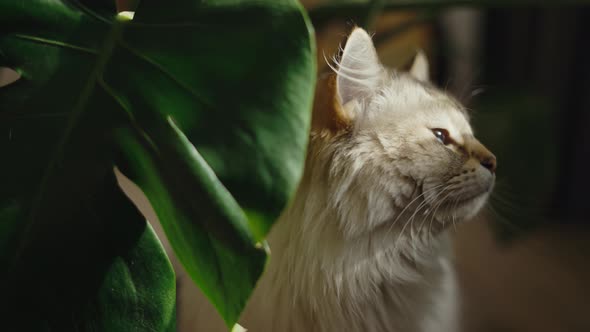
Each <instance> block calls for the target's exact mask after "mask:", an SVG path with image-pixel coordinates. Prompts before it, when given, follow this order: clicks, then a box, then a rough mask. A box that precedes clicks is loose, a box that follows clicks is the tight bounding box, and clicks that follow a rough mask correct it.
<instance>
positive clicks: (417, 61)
mask: <svg viewBox="0 0 590 332" xmlns="http://www.w3.org/2000/svg"><path fill="white" fill-rule="evenodd" d="M429 71H430V70H429V65H428V59H427V58H426V54H424V51H422V50H418V53H416V57H415V58H414V62H413V63H412V67H411V68H410V74H411V75H412V76H414V77H415V78H416V79H418V80H419V81H422V82H428V81H429V80H430V74H429Z"/></svg>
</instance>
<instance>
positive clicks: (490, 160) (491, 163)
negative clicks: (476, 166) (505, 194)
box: [479, 154, 496, 173]
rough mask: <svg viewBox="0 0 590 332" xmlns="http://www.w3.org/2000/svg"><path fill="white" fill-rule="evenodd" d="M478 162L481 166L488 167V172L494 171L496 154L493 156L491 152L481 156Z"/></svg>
mask: <svg viewBox="0 0 590 332" xmlns="http://www.w3.org/2000/svg"><path fill="white" fill-rule="evenodd" d="M479 163H480V164H481V166H483V167H485V168H487V169H489V170H490V172H492V173H495V172H496V156H494V155H493V154H492V155H489V156H486V157H484V158H481V159H480V162H479Z"/></svg>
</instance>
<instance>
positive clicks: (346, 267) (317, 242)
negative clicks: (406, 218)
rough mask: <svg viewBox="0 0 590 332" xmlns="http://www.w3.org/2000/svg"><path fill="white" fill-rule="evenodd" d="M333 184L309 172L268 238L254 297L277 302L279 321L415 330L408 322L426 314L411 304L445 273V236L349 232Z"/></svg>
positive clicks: (278, 325) (423, 298) (306, 326)
mask: <svg viewBox="0 0 590 332" xmlns="http://www.w3.org/2000/svg"><path fill="white" fill-rule="evenodd" d="M316 169H317V168H316ZM328 187H329V186H326V185H325V183H323V182H322V181H318V179H316V178H314V175H313V174H309V173H306V174H305V176H304V179H303V181H302V183H301V185H300V187H299V191H298V192H297V194H296V197H295V198H294V200H293V202H292V203H291V205H290V207H289V208H288V209H287V210H286V211H285V212H284V214H283V216H282V217H281V219H280V220H279V221H278V222H277V224H276V225H275V227H274V228H273V230H272V232H271V234H270V236H269V238H268V240H269V243H270V248H271V260H270V264H269V266H268V268H267V270H266V272H265V274H264V276H263V279H262V280H261V281H260V283H259V286H258V288H260V289H259V290H257V292H256V294H258V295H259V296H262V297H263V298H264V299H263V300H261V299H254V300H253V302H257V301H268V302H269V303H273V308H272V309H273V311H274V312H275V313H276V315H275V317H274V318H273V319H274V323H272V324H273V325H272V326H270V327H272V328H273V329H282V330H289V329H291V328H292V329H293V330H301V329H303V330H325V331H332V330H338V329H337V327H343V328H344V329H348V330H358V331H370V330H375V331H381V330H383V331H385V330H388V331H389V330H393V331H396V330H407V331H413V330H417V328H416V327H415V326H410V325H411V324H417V322H419V321H420V319H419V318H418V317H417V318H416V319H410V318H409V315H412V311H415V312H416V313H417V314H423V311H424V310H414V309H413V308H415V307H424V306H427V303H429V302H431V300H432V299H431V295H432V291H433V289H431V288H433V287H434V288H437V287H439V285H440V283H441V280H442V279H443V278H444V271H443V270H444V266H442V265H441V264H444V263H445V262H444V257H445V254H444V253H443V252H444V251H445V250H444V249H445V248H443V247H445V241H444V238H439V239H436V240H435V239H433V240H432V241H430V242H429V243H428V245H427V244H426V243H420V244H418V243H417V242H416V241H412V239H411V238H409V237H407V236H400V235H399V231H382V232H376V233H374V234H367V235H362V236H359V237H356V238H347V236H346V235H345V234H344V233H343V232H342V230H341V229H340V227H339V226H338V225H339V224H341V223H339V220H338V218H341V217H342V214H340V213H339V211H338V210H337V207H334V206H333V205H332V204H330V202H329V199H330V198H329V193H328ZM355 222H362V221H361V220H355ZM278 308H280V310H277V309H278ZM269 309H270V308H269ZM282 310H285V311H282ZM281 312H282V314H281ZM359 315H362V316H367V315H368V316H372V315H373V316H374V319H369V320H367V319H359V318H360V317H358V316H359ZM281 317H282V318H281ZM351 324H352V325H351ZM354 324H369V325H368V326H355V328H351V327H353V326H354ZM375 324H377V325H375ZM312 327H313V328H312Z"/></svg>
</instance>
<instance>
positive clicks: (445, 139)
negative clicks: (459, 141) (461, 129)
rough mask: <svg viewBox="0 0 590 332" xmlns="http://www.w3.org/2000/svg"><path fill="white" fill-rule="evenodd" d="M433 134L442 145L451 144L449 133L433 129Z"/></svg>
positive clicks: (440, 129)
mask: <svg viewBox="0 0 590 332" xmlns="http://www.w3.org/2000/svg"><path fill="white" fill-rule="evenodd" d="M432 133H433V134H434V136H435V137H436V139H438V140H439V141H440V142H441V143H442V144H444V145H447V144H450V143H451V139H450V137H449V131H448V130H446V129H442V128H434V129H432Z"/></svg>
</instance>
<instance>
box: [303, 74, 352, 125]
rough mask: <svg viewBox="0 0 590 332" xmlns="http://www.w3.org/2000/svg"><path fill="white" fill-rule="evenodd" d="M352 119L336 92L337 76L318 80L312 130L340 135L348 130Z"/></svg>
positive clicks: (331, 75) (333, 75)
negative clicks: (339, 133)
mask: <svg viewBox="0 0 590 332" xmlns="http://www.w3.org/2000/svg"><path fill="white" fill-rule="evenodd" d="M351 124H352V117H351V115H350V114H349V113H347V112H346V110H345V108H344V107H342V104H341V103H340V101H339V100H338V96H337V92H336V75H335V74H333V73H331V74H330V75H329V76H327V77H320V79H318V82H317V85H316V91H315V98H314V102H313V114H312V119H311V129H312V131H313V132H316V133H318V132H322V131H323V132H326V131H327V132H329V133H338V132H340V131H342V130H346V129H348V128H349V127H350V126H351Z"/></svg>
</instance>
